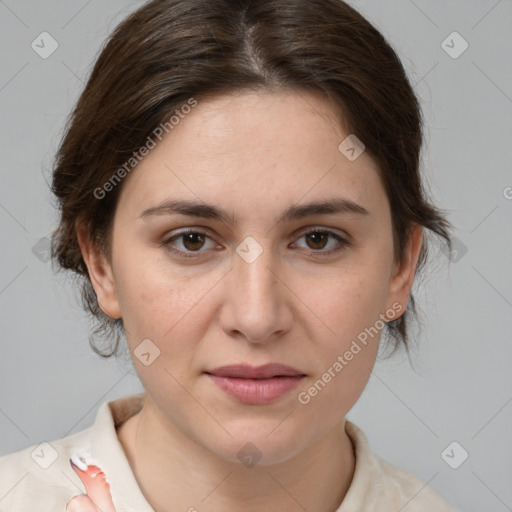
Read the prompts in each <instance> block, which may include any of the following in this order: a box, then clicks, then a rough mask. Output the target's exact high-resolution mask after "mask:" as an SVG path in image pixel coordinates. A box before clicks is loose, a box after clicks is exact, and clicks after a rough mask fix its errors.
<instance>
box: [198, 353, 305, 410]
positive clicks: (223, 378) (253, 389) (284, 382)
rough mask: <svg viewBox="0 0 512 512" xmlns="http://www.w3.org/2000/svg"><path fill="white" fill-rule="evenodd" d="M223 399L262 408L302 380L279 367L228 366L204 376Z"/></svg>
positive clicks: (300, 375) (296, 373)
mask: <svg viewBox="0 0 512 512" xmlns="http://www.w3.org/2000/svg"><path fill="white" fill-rule="evenodd" d="M205 374H206V375H207V376H208V377H209V378H210V379H211V380H212V381H213V382H214V383H215V384H216V385H217V386H218V387H219V388H220V389H221V390H222V391H224V392H225V393H226V394H227V395H229V396H230V397H231V398H234V399H235V400H237V401H238V402H242V403H245V404H250V405H263V404H267V403H270V402H274V401H276V400H277V399H278V398H280V397H282V396H283V395H285V394H287V393H289V392H290V391H291V390H292V389H293V388H295V387H296V386H297V385H298V383H299V382H300V381H301V380H302V379H303V378H304V377H305V376H306V375H305V374H304V373H302V372H300V371H299V370H297V369H296V368H293V367H291V366H286V365H283V364H280V363H269V364H265V365H263V366H257V367H254V366H249V365H243V364H242V365H230V366H222V367H219V368H215V369H214V370H210V371H207V372H205Z"/></svg>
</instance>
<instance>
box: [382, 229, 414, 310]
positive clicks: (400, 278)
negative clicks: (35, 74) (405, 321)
mask: <svg viewBox="0 0 512 512" xmlns="http://www.w3.org/2000/svg"><path fill="white" fill-rule="evenodd" d="M422 235H423V226H421V225H419V224H415V225H414V227H413V229H412V232H411V235H410V237H409V241H408V243H407V246H406V247H405V250H404V257H403V262H402V263H401V264H399V265H395V270H394V275H393V276H392V278H391V281H390V284H389V294H388V305H387V307H388V308H392V304H395V303H396V302H398V303H399V304H400V305H401V306H402V309H401V311H402V312H405V308H406V307H407V303H408V302H409V296H410V293H411V288H412V283H413V281H414V274H415V272H416V266H417V264H418V258H419V255H420V250H421V246H422V242H423V236H422ZM392 309H393V308H392ZM402 314H403V313H402ZM397 318H398V317H397ZM394 320H396V318H395V319H394Z"/></svg>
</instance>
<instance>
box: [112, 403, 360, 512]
mask: <svg viewBox="0 0 512 512" xmlns="http://www.w3.org/2000/svg"><path fill="white" fill-rule="evenodd" d="M117 435H118V438H119V441H120V442H121V445H122V447H123V449H124V452H125V454H126V456H127V459H128V461H129V463H130V466H131V468H132V471H133V473H134V476H135V478H136V480H137V482H138V484H139V487H140V489H141V491H142V493H143V494H144V496H145V498H146V500H147V501H148V503H149V504H150V505H151V506H152V508H153V509H154V510H155V512H171V511H175V510H176V511H177V510H183V511H190V512H197V511H201V512H203V511H205V512H206V511H218V510H222V511H224V512H235V511H239V510H240V509H242V508H247V504H248V503H250V504H251V511H252V512H259V511H262V512H263V511H265V512H266V511H268V510H269V509H272V510H282V511H285V512H296V511H297V512H298V511H304V510H315V511H317V512H335V511H336V510H337V509H338V507H339V506H340V504H341V502H342V501H343V498H344V497H345V494H346V492H347V490H348V488H349V486H350V483H351V481H352V477H353V473H354V467H355V456H354V451H353V447H352V443H351V441H350V438H349V437H348V435H347V434H346V432H345V430H344V429H343V425H342V424H338V425H336V427H335V428H334V429H333V430H331V431H330V432H328V433H327V434H326V435H324V436H323V437H322V438H320V439H318V440H317V441H316V442H314V443H313V444H312V445H310V446H309V447H308V448H307V449H305V450H303V451H302V452H299V453H298V454H297V455H295V456H294V457H292V458H291V459H289V460H287V461H285V462H282V463H279V464H274V465H258V464H256V465H254V466H252V467H247V466H244V465H243V464H241V463H233V462H230V461H226V460H224V459H221V458H219V457H218V456H217V455H216V454H213V453H212V452H211V451H209V450H207V449H206V448H205V447H203V446H201V445H199V444H198V443H196V442H194V441H193V440H191V439H190V438H188V437H187V436H185V435H184V434H183V432H181V431H180V430H179V429H177V428H173V426H172V425H171V426H169V425H168V422H167V423H166V422H165V421H164V419H163V418H162V416H161V415H159V414H158V413H157V411H156V407H154V406H151V405H150V403H148V401H147V397H146V400H145V402H144V407H143V408H142V409H141V411H140V412H138V413H137V414H136V415H134V416H132V417H131V418H129V419H128V420H127V421H125V422H124V423H123V424H122V425H120V426H119V428H118V431H117ZM169 504H172V505H171V506H172V508H170V505H169Z"/></svg>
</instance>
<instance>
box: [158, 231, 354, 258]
mask: <svg viewBox="0 0 512 512" xmlns="http://www.w3.org/2000/svg"><path fill="white" fill-rule="evenodd" d="M312 233H322V234H327V235H329V236H331V237H332V238H334V239H335V240H337V241H338V242H340V243H341V245H340V246H338V247H337V248H335V249H329V250H328V251H322V250H320V249H319V250H318V251H314V250H311V251H310V253H309V255H310V256H315V257H316V256H320V257H321V258H327V257H329V256H334V255H335V254H338V253H340V252H341V251H344V250H346V249H347V247H348V246H349V245H351V244H350V242H349V241H348V240H346V239H345V238H343V237H341V236H340V235H338V234H337V233H334V232H333V231H329V230H327V229H319V228H312V229H308V230H307V231H305V232H303V233H302V234H301V235H300V237H299V239H300V238H303V237H305V236H307V235H310V234H312ZM189 234H195V235H202V236H205V237H207V238H210V239H211V238H212V237H211V236H210V235H209V233H208V232H207V231H203V230H201V229H187V230H186V231H181V232H180V233H176V234H174V235H172V237H168V238H166V239H165V240H163V241H162V246H165V248H166V249H167V250H168V251H170V252H172V253H175V254H178V255H179V256H181V257H184V258H197V257H198V256H197V255H196V254H199V253H201V252H204V251H201V250H198V251H188V252H185V251H182V250H181V249H176V248H174V247H173V246H172V245H171V242H173V241H174V240H177V239H179V238H180V237H183V236H185V235H189Z"/></svg>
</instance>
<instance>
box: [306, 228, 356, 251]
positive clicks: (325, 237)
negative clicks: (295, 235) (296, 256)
mask: <svg viewBox="0 0 512 512" xmlns="http://www.w3.org/2000/svg"><path fill="white" fill-rule="evenodd" d="M300 238H303V239H305V240H306V245H307V247H306V248H307V249H311V251H310V254H312V255H313V256H320V257H323V256H332V255H334V254H336V253H338V252H340V251H342V250H344V249H346V248H347V247H348V246H349V245H350V242H349V241H348V240H345V239H344V238H343V237H341V236H339V235H338V234H336V233H334V232H333V231H328V230H324V229H319V228H316V229H310V230H309V231H307V232H306V233H303V234H302V236H301V237H300ZM330 239H334V240H335V241H336V242H338V243H337V244H333V246H334V247H333V246H331V248H329V249H328V250H325V248H326V247H327V245H328V244H329V240H330Z"/></svg>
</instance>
